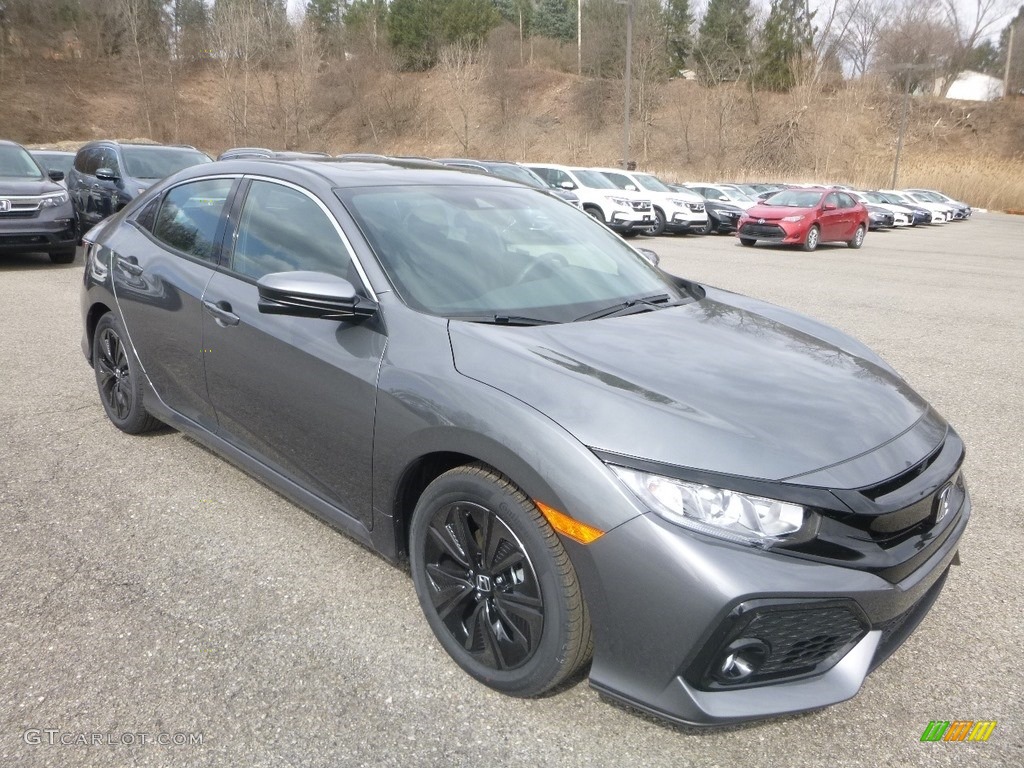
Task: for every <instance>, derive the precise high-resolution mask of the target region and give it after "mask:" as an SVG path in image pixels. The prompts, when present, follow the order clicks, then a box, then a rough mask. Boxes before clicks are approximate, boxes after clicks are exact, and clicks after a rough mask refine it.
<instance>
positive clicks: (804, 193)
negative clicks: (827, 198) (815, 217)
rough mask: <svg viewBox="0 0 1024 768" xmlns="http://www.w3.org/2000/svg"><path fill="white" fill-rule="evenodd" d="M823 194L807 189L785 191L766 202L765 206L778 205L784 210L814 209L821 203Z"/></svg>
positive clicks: (777, 193)
mask: <svg viewBox="0 0 1024 768" xmlns="http://www.w3.org/2000/svg"><path fill="white" fill-rule="evenodd" d="M822 194H823V193H821V192H811V191H808V190H806V189H784V190H782V191H781V192H776V193H775V194H774V195H772V196H771V197H769V198H768V199H767V200H765V201H764V204H765V205H776V206H780V207H783V208H814V207H815V206H816V205H817V204H818V203H820V202H821V196H822Z"/></svg>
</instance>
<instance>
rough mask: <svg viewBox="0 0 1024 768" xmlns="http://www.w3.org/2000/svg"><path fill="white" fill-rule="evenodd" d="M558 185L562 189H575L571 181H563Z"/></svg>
mask: <svg viewBox="0 0 1024 768" xmlns="http://www.w3.org/2000/svg"><path fill="white" fill-rule="evenodd" d="M558 186H560V187H561V188H562V189H568V190H570V191H571V190H573V189H576V185H575V184H573V183H572V182H571V181H563V182H562V183H561V184H559V185H558Z"/></svg>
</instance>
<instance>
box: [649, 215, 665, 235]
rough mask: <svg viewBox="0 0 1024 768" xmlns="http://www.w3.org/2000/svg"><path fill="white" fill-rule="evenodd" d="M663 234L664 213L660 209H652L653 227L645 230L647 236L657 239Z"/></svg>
mask: <svg viewBox="0 0 1024 768" xmlns="http://www.w3.org/2000/svg"><path fill="white" fill-rule="evenodd" d="M664 233H665V213H664V212H663V211H662V210H661V208H655V209H654V226H653V227H651V228H650V229H649V230H647V234H648V235H652V236H653V237H657V236H658V235H661V234H664Z"/></svg>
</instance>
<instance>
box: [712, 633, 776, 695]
mask: <svg viewBox="0 0 1024 768" xmlns="http://www.w3.org/2000/svg"><path fill="white" fill-rule="evenodd" d="M769 652H770V649H769V648H768V644H767V643H765V642H764V641H763V640H759V639H757V638H756V637H742V638H740V639H739V640H734V641H733V642H731V643H729V646H728V647H727V648H726V649H725V653H724V655H723V657H721V658H720V659H719V661H718V663H717V664H716V665H715V667H716V669H715V671H714V673H713V675H714V678H715V679H716V680H718V681H719V682H720V683H725V684H731V683H742V682H743V681H744V680H747V679H748V678H751V677H753V676H754V675H755V674H757V671H758V670H759V669H760V668H761V666H762V665H763V664H764V663H765V661H767V659H768V654H769Z"/></svg>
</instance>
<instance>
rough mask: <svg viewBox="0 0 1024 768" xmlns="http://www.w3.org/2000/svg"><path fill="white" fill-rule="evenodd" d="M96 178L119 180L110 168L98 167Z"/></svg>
mask: <svg viewBox="0 0 1024 768" xmlns="http://www.w3.org/2000/svg"><path fill="white" fill-rule="evenodd" d="M95 175H96V178H97V179H99V180H100V181H117V179H118V176H117V174H116V173H114V172H113V171H112V170H111V169H110V168H97V169H96V174H95Z"/></svg>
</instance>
